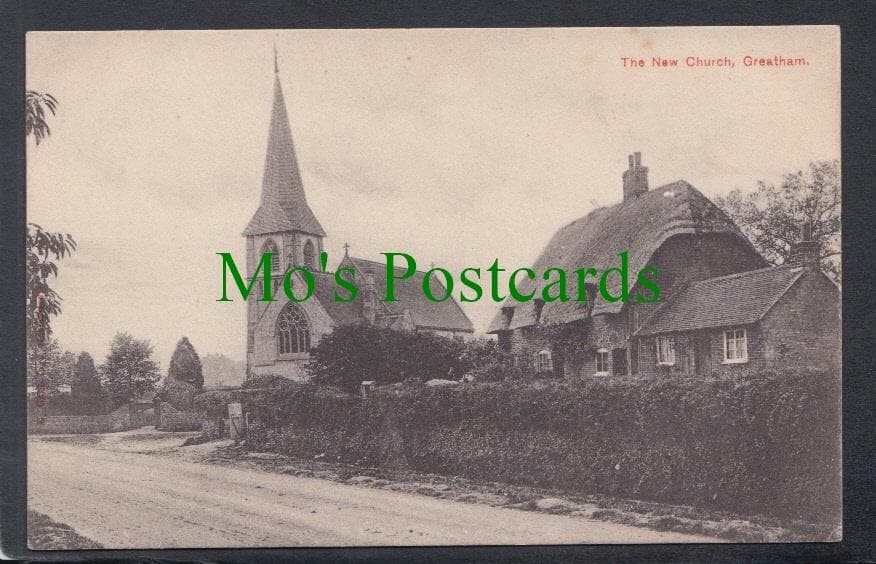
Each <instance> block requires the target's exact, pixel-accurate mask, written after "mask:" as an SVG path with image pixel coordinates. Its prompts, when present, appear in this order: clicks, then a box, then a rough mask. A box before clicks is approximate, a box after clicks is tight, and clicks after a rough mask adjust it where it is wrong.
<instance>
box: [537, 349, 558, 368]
mask: <svg viewBox="0 0 876 564" xmlns="http://www.w3.org/2000/svg"><path fill="white" fill-rule="evenodd" d="M535 358H536V361H537V362H536V367H537V368H538V371H539V372H551V371H552V370H553V369H554V361H553V359H551V351H547V350H545V351H541V352H539V353H538V354H537V355H536V357H535Z"/></svg>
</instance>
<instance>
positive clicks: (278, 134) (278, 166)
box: [243, 48, 325, 364]
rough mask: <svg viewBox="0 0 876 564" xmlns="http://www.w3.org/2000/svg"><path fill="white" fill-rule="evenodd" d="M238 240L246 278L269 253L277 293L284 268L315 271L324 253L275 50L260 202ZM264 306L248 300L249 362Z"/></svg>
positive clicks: (256, 301) (259, 292) (319, 227)
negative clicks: (242, 243) (242, 245)
mask: <svg viewBox="0 0 876 564" xmlns="http://www.w3.org/2000/svg"><path fill="white" fill-rule="evenodd" d="M243 236H244V237H246V268H247V273H248V275H249V276H251V275H252V274H253V272H254V271H255V269H256V267H257V266H258V264H259V261H260V260H261V256H262V255H263V254H264V253H269V252H271V253H274V256H273V260H272V261H271V271H272V279H273V283H274V285H275V289H276V290H279V291H280V293H282V288H280V287H279V284H281V283H282V275H283V273H285V271H286V270H287V269H289V268H292V267H295V266H303V267H306V268H309V269H311V270H314V271H316V270H318V268H319V254H320V253H321V252H322V250H323V238H324V237H325V231H323V229H322V225H320V223H319V221H318V220H317V219H316V216H315V215H314V214H313V210H311V209H310V206H309V205H307V198H306V197H305V195H304V185H303V184H302V182H301V173H300V171H299V170H298V160H297V158H296V156H295V146H294V144H293V142H292V130H291V128H290V126H289V117H288V115H287V114H286V103H285V101H284V100H283V89H282V88H281V87H280V72H279V68H278V65H277V50H276V48H275V49H274V101H273V106H272V108H271V125H270V128H269V130H268V149H267V154H266V156H265V170H264V174H263V176H262V195H261V201H260V202H259V207H258V209H257V210H256V212H255V215H253V217H252V219H251V220H250V222H249V224H248V225H247V226H246V229H245V230H244V232H243ZM255 290H256V293H257V294H259V295H260V294H261V291H260V288H259V287H256V288H255ZM275 294H276V292H275ZM267 307H268V306H267V305H266V304H265V302H259V301H258V299H257V298H256V297H255V296H254V297H253V299H249V300H247V357H248V359H249V357H250V356H251V355H252V353H253V349H254V346H255V339H256V335H255V326H256V324H257V323H258V322H259V320H260V318H261V317H262V316H263V315H264V314H265V310H266V308H267ZM248 364H249V362H248Z"/></svg>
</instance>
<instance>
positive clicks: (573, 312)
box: [487, 180, 756, 333]
mask: <svg viewBox="0 0 876 564" xmlns="http://www.w3.org/2000/svg"><path fill="white" fill-rule="evenodd" d="M700 233H724V234H730V235H734V236H737V237H739V238H740V239H742V240H743V241H745V244H747V245H748V246H749V247H751V243H750V242H749V241H748V240H747V239H746V238H745V236H744V235H742V233H741V232H740V231H739V229H738V228H737V227H736V225H735V224H734V223H733V221H731V220H730V219H729V218H728V217H727V215H726V214H724V212H723V211H721V210H720V209H719V208H718V207H717V206H716V205H715V204H713V203H712V202H711V201H710V200H709V199H708V198H706V197H705V196H704V195H703V194H702V193H700V192H699V191H698V190H697V189H696V188H694V187H693V186H691V185H690V184H688V183H687V182H684V181H683V180H680V181H677V182H673V183H671V184H666V185H664V186H661V187H659V188H655V189H653V190H650V191H648V192H646V193H644V194H642V195H641V196H639V197H638V198H633V199H630V200H628V201H625V202H622V203H619V204H615V205H613V206H609V207H604V208H599V209H596V210H593V211H592V212H590V213H589V214H587V215H586V216H585V217H583V218H581V219H578V220H575V221H573V222H572V223H570V224H568V225H566V226H565V227H563V228H561V229H560V230H559V231H557V233H556V234H555V235H554V236H553V238H552V239H551V240H550V242H549V243H548V245H547V247H546V248H545V250H544V251H543V252H542V253H541V256H539V258H538V260H536V262H535V265H534V266H533V269H534V270H535V271H536V273H537V274H538V275H539V276H540V275H541V273H542V272H544V271H545V270H547V269H548V268H561V269H564V270H566V272H567V273H568V293H569V298H570V300H569V301H567V302H559V301H557V302H552V303H546V304H544V308H543V310H542V313H541V323H544V324H555V323H567V322H569V321H574V320H576V319H582V318H585V317H587V316H588V314H589V312H588V304H587V303H586V302H579V301H577V300H576V299H575V298H576V297H577V293H578V287H577V280H576V276H575V275H574V274H573V271H574V270H576V269H578V268H595V269H597V270H598V271H599V272H600V274H601V273H602V271H604V270H605V269H607V268H612V267H619V266H620V259H619V258H618V254H619V253H621V252H622V251H627V252H628V253H629V273H630V285H632V284H633V282H634V281H635V276H636V273H637V272H638V271H639V270H641V269H642V268H644V267H645V265H646V264H647V263H648V261H649V260H650V259H651V257H652V256H653V255H654V253H655V252H656V251H657V250H658V249H659V248H660V246H661V245H663V243H665V242H666V240H667V239H669V238H670V237H673V236H675V235H680V234H700ZM752 249H753V247H752ZM754 252H756V251H754ZM552 279H553V278H552ZM593 280H594V279H593V278H590V279H588V283H589V282H590V281H593ZM520 281H521V284H520V286H521V288H520V290H521V292H522V293H529V292H530V291H532V290H540V288H541V287H542V286H543V285H544V284H545V282H544V280H542V279H537V280H532V281H530V280H525V281H524V280H523V279H521V280H520ZM608 286H609V290H610V291H611V293H612V295H615V296H616V295H619V287H620V277H619V276H617V275H612V276H610V277H609V284H608ZM536 296H538V294H536ZM623 307H624V303H623V302H621V301H618V302H613V303H612V302H606V301H605V300H603V299H602V298H601V297H597V298H596V299H595V301H594V303H593V311H592V314H593V315H601V314H608V313H619V312H620V311H621V310H622V309H623ZM502 308H513V314H509V313H508V310H506V311H505V312H504V313H503V311H501V309H500V311H499V312H497V314H496V316H495V317H494V318H493V320H492V322H491V323H490V326H489V327H488V329H487V332H488V333H496V332H498V331H503V330H509V329H515V328H518V327H524V326H527V325H532V324H535V323H536V318H537V315H536V310H535V308H536V305H535V303H534V302H533V301H530V302H522V303H520V302H516V301H514V300H512V299H510V298H509V299H507V300H505V302H503V303H502Z"/></svg>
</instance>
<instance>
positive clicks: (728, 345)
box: [724, 329, 748, 363]
mask: <svg viewBox="0 0 876 564" xmlns="http://www.w3.org/2000/svg"><path fill="white" fill-rule="evenodd" d="M724 362H725V363H739V362H748V335H747V334H746V332H745V329H730V330H729V331H724Z"/></svg>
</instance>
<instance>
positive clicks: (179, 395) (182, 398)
mask: <svg viewBox="0 0 876 564" xmlns="http://www.w3.org/2000/svg"><path fill="white" fill-rule="evenodd" d="M196 393H197V390H196V389H195V386H193V385H192V384H189V383H188V382H183V381H181V380H176V379H173V378H171V377H170V376H168V377H167V379H166V380H165V381H164V386H163V387H162V389H161V394H160V395H161V399H163V400H164V401H166V402H167V403H169V404H170V405H172V406H173V407H174V408H176V409H178V410H180V411H190V410H191V409H192V404H193V401H194V398H195V394H196Z"/></svg>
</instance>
